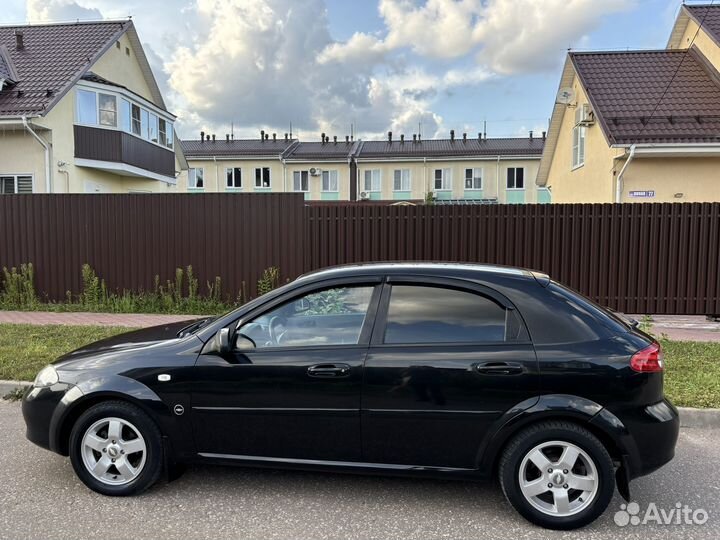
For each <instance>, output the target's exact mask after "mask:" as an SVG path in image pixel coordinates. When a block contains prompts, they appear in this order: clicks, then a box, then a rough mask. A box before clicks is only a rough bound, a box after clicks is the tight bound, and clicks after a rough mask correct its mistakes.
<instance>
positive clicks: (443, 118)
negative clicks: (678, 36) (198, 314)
mask: <svg viewBox="0 0 720 540" xmlns="http://www.w3.org/2000/svg"><path fill="white" fill-rule="evenodd" d="M2 2H3V10H2V12H0V22H3V23H10V22H23V21H27V20H31V21H35V22H39V21H46V20H70V19H76V18H80V19H93V18H98V17H121V16H126V15H128V14H132V15H133V20H134V22H135V24H136V26H137V28H138V31H139V33H140V38H141V40H142V41H143V44H144V45H145V47H146V52H147V54H148V56H149V58H150V61H151V64H152V65H153V68H154V71H155V72H156V77H157V78H158V80H159V81H160V84H161V87H162V88H163V89H164V91H165V93H166V95H167V101H168V104H169V108H170V109H171V110H172V111H173V112H175V113H177V114H178V115H179V117H180V124H179V128H180V129H179V133H180V135H181V136H183V137H186V138H190V137H193V136H195V134H196V133H197V132H198V131H199V130H200V129H205V130H206V131H209V132H217V133H219V134H221V136H222V134H223V133H225V132H227V131H228V130H229V126H230V123H231V122H232V123H233V124H234V127H235V133H236V135H238V136H243V135H247V136H252V135H254V134H256V133H257V132H258V131H259V130H260V129H265V130H269V131H277V132H279V133H282V132H284V131H287V130H288V129H289V125H290V122H292V123H293V126H294V132H295V134H298V133H299V134H300V136H301V137H302V138H304V139H306V140H313V139H317V138H318V137H319V133H320V132H321V131H325V132H326V133H329V134H331V135H332V134H337V135H338V136H340V137H342V136H344V135H345V134H346V133H348V132H349V130H350V125H351V124H353V126H354V129H355V132H356V134H359V135H361V136H364V137H366V138H372V137H379V136H382V135H383V134H384V133H385V132H386V131H388V130H389V129H392V130H393V131H395V132H396V133H401V132H402V133H406V134H408V135H409V134H411V133H413V132H416V131H417V130H418V126H419V125H420V126H421V129H422V131H423V136H424V137H433V136H435V137H446V136H447V134H448V132H449V130H450V129H455V131H456V132H457V133H461V132H463V131H467V132H469V133H471V134H476V133H477V132H478V131H480V130H482V126H483V121H487V131H488V136H490V137H493V136H495V137H499V136H518V135H525V134H527V131H528V130H530V129H533V130H536V131H541V130H543V129H545V128H546V125H547V121H548V117H549V115H550V113H551V109H552V104H553V100H554V95H555V92H556V90H557V86H558V80H559V76H560V69H561V66H562V61H563V58H564V54H565V51H566V50H567V49H568V48H573V49H583V50H585V49H628V48H630V49H637V48H643V49H644V48H663V47H664V46H665V44H666V41H667V38H668V36H669V33H670V29H671V27H672V23H673V21H674V18H675V15H676V13H677V10H678V8H679V6H680V1H679V0H362V1H358V0H126V1H125V2H123V3H122V4H120V3H118V2H116V1H114V0H26V1H25V0H2Z"/></svg>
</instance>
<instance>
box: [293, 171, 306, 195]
mask: <svg viewBox="0 0 720 540" xmlns="http://www.w3.org/2000/svg"><path fill="white" fill-rule="evenodd" d="M308 189H309V185H308V172H307V171H295V172H294V173H293V190H294V191H308Z"/></svg>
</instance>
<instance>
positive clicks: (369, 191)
mask: <svg viewBox="0 0 720 540" xmlns="http://www.w3.org/2000/svg"><path fill="white" fill-rule="evenodd" d="M543 144H544V139H543V138H542V137H532V135H531V136H529V137H527V138H509V139H488V138H484V137H478V138H477V139H469V138H468V137H467V136H466V135H463V136H462V137H458V138H455V136H454V133H452V134H451V138H450V139H433V140H421V139H419V138H418V137H414V138H413V140H405V138H404V137H401V139H399V140H393V139H392V134H389V140H387V141H353V140H350V139H349V138H347V137H346V138H345V140H338V139H337V138H336V137H333V139H332V140H331V139H330V138H329V137H327V136H325V134H322V135H321V141H320V142H300V141H296V140H293V139H291V138H289V137H288V136H283V137H282V138H278V137H277V136H276V135H274V134H273V136H272V137H270V134H265V133H264V132H263V133H261V135H260V138H259V139H243V140H235V139H231V138H230V137H227V136H226V137H225V139H217V138H215V137H209V136H208V135H206V134H204V133H203V134H201V137H200V139H197V140H189V141H182V147H183V151H184V154H185V156H186V157H187V160H188V164H189V167H190V168H189V170H188V171H187V173H183V174H182V175H181V177H180V182H179V185H178V188H179V189H180V190H188V191H193V192H199V191H204V192H209V191H212V192H217V191H238V192H239V191H244V192H258V191H275V192H301V193H304V195H305V199H306V200H309V201H358V200H360V201H363V200H367V201H388V202H397V201H414V202H417V201H422V200H424V199H425V198H426V197H427V196H430V197H432V198H433V199H435V200H437V201H462V202H483V203H547V202H550V194H549V192H548V190H547V189H545V188H542V187H538V186H537V185H536V184H535V181H534V179H535V176H536V175H537V171H538V166H539V162H540V155H541V153H542V148H543ZM262 175H268V178H269V179H270V180H269V182H267V183H264V182H263V181H262V179H263V178H264V176H262ZM238 179H240V180H238Z"/></svg>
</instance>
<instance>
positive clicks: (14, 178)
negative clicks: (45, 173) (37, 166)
mask: <svg viewBox="0 0 720 540" xmlns="http://www.w3.org/2000/svg"><path fill="white" fill-rule="evenodd" d="M32 192H33V178H32V176H30V175H9V174H8V175H0V195H13V194H16V193H32Z"/></svg>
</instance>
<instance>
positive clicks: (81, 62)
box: [0, 20, 186, 194]
mask: <svg viewBox="0 0 720 540" xmlns="http://www.w3.org/2000/svg"><path fill="white" fill-rule="evenodd" d="M174 122H175V116H173V115H172V114H171V113H170V112H168V111H167V109H166V107H165V103H164V101H163V98H162V95H161V93H160V89H159V88H158V85H157V83H156V81H155V78H154V77H153V74H152V71H151V69H150V65H149V64H148V60H147V58H146V56H145V53H144V52H143V48H142V45H141V44H140V40H139V38H138V35H137V32H136V31H135V27H134V26H133V23H132V21H129V20H124V21H103V22H92V23H89V22H88V23H85V22H79V23H68V24H65V23H64V24H42V25H25V26H1V27H0V194H10V193H129V192H160V193H165V192H172V191H175V186H176V183H177V176H178V174H179V171H180V170H181V169H182V168H183V167H184V166H186V164H185V161H184V157H183V156H182V151H181V149H180V148H179V144H178V143H177V137H176V135H175V130H174Z"/></svg>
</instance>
